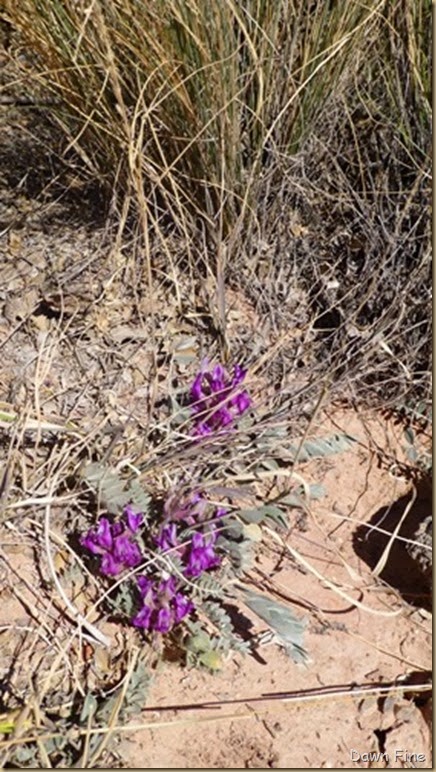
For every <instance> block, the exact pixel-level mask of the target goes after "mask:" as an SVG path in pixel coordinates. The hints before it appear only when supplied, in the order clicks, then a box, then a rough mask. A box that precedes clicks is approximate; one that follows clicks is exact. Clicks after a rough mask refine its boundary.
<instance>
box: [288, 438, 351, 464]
mask: <svg viewBox="0 0 436 772" xmlns="http://www.w3.org/2000/svg"><path fill="white" fill-rule="evenodd" d="M355 442H357V440H356V439H355V438H354V437H352V436H351V435H349V434H333V435H332V436H331V437H317V438H315V439H312V440H306V442H303V445H302V446H301V448H299V445H298V444H291V445H290V446H288V449H289V450H290V451H291V453H292V454H293V456H294V459H295V458H298V461H310V459H312V458H325V457H326V456H334V455H336V454H337V453H344V452H345V451H346V450H349V449H350V447H351V446H352V445H353V444H354V443H355Z"/></svg>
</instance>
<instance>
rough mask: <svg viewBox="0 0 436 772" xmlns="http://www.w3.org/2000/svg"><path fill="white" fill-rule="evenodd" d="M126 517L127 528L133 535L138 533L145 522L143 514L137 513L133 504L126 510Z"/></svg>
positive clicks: (128, 505)
mask: <svg viewBox="0 0 436 772" xmlns="http://www.w3.org/2000/svg"><path fill="white" fill-rule="evenodd" d="M124 516H125V518H126V520H127V527H128V528H129V530H130V531H131V532H132V533H136V532H137V531H138V530H139V528H140V527H141V525H142V524H143V522H144V515H143V514H142V512H135V510H134V509H133V507H132V505H131V504H127V506H126V507H125V508H124Z"/></svg>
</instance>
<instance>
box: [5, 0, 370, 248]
mask: <svg viewBox="0 0 436 772" xmlns="http://www.w3.org/2000/svg"><path fill="white" fill-rule="evenodd" d="M382 5H383V3H380V2H371V3H370V4H368V5H367V6H363V5H362V4H361V3H358V2H354V0H353V1H352V2H350V3H347V4H346V6H340V5H334V6H333V7H331V8H330V7H329V5H328V4H326V3H323V2H316V3H314V4H312V6H311V7H309V6H307V4H306V3H302V2H291V3H289V2H283V1H281V2H278V3H274V4H272V5H271V4H270V3H267V2H257V1H256V2H249V3H244V4H240V3H238V2H236V1H235V0H228V2H225V3H212V4H210V3H202V2H195V1H194V2H189V3H186V2H184V0H183V1H180V0H171V2H154V3H146V2H131V0H128V1H127V2H126V1H125V0H123V2H120V1H119V0H111V1H110V2H109V3H105V4H103V3H101V2H99V1H96V2H93V3H91V4H85V3H82V2H72V1H69V2H62V3H60V2H52V1H51V0H50V1H47V2H46V1H45V0H44V2H38V3H36V2H34V0H25V1H24V2H23V3H20V4H19V5H16V4H13V3H6V9H7V18H8V19H10V20H11V22H12V23H13V24H14V25H16V26H17V27H19V29H20V31H21V33H22V36H23V40H24V41H25V43H26V45H27V46H29V48H30V50H31V51H32V52H33V54H34V58H33V68H32V72H31V74H29V73H27V75H26V76H25V77H23V81H22V85H23V88H24V89H26V91H27V90H28V89H29V90H30V91H32V89H33V88H38V90H39V92H40V93H45V94H46V96H53V95H54V96H55V97H56V98H57V99H58V100H59V104H58V106H57V108H56V107H53V108H52V109H51V112H52V116H53V117H54V118H55V119H56V120H57V121H59V122H60V123H61V124H62V126H63V128H64V129H65V132H66V133H67V136H68V137H69V140H70V141H69V149H73V148H74V150H75V151H76V152H79V153H80V155H81V157H82V159H83V160H84V162H85V164H86V165H87V166H88V168H89V170H90V172H91V173H92V174H94V175H95V174H97V175H99V176H100V177H102V178H103V179H104V180H106V182H107V184H108V186H109V187H112V186H114V185H116V186H117V187H118V189H120V190H121V191H122V193H123V194H124V195H125V194H129V195H132V197H133V199H134V201H135V203H136V211H137V213H138V212H139V211H140V210H141V209H142V208H143V207H144V206H146V205H147V204H150V203H154V204H155V203H157V204H158V210H159V211H160V212H161V214H162V215H166V214H167V213H171V216H172V218H173V219H174V220H175V221H176V222H178V223H179V225H182V226H185V227H186V221H187V219H189V221H191V218H193V219H194V222H195V218H196V217H197V216H200V217H201V219H202V221H203V222H205V223H207V225H208V226H209V227H210V229H212V230H213V231H214V232H218V233H220V234H221V236H227V235H228V234H229V233H231V232H232V230H233V229H234V228H235V226H236V224H237V222H238V220H239V218H240V217H244V215H245V214H246V213H247V212H248V210H249V208H250V207H255V204H256V201H255V199H254V198H253V193H254V192H255V190H256V183H257V177H258V175H259V174H260V172H261V169H262V165H263V162H264V159H265V155H268V154H271V153H276V152H277V151H278V152H290V151H291V152H295V151H296V150H297V149H298V148H299V147H300V146H301V142H302V141H303V139H304V137H306V136H307V135H308V134H310V133H311V132H312V130H313V127H314V125H315V123H316V121H317V119H318V118H319V117H320V114H321V113H322V110H323V107H324V105H325V103H326V102H327V101H328V98H329V96H330V95H331V94H332V92H333V91H334V90H335V88H337V87H338V85H339V83H340V80H341V78H342V77H344V76H345V79H347V78H348V77H349V74H347V67H348V65H349V64H351V70H350V72H352V70H353V69H354V61H355V57H356V54H357V53H358V54H359V57H360V55H361V54H362V53H364V50H365V48H366V42H365V41H366V40H367V39H371V38H372V37H373V35H374V34H376V28H377V26H378V23H379V20H378V17H379V14H380V11H381V7H382ZM156 197H157V199H156ZM154 216H157V214H155V215H154Z"/></svg>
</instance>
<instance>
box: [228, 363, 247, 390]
mask: <svg viewBox="0 0 436 772" xmlns="http://www.w3.org/2000/svg"><path fill="white" fill-rule="evenodd" d="M246 375H247V371H246V370H243V368H242V367H241V365H235V366H234V368H233V378H232V386H239V384H240V383H242V381H243V380H244V379H245V376H246Z"/></svg>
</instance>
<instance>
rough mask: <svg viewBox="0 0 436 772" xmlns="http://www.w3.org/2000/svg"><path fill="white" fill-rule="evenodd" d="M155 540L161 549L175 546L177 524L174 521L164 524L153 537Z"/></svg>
mask: <svg viewBox="0 0 436 772" xmlns="http://www.w3.org/2000/svg"><path fill="white" fill-rule="evenodd" d="M155 542H156V544H157V546H158V547H160V549H161V550H165V552H166V551H167V550H170V549H172V548H174V547H177V544H178V542H177V526H176V524H175V523H169V524H168V525H164V526H163V527H162V528H161V530H160V532H159V533H158V535H157V536H156V538H155Z"/></svg>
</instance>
